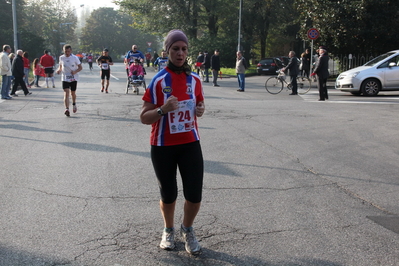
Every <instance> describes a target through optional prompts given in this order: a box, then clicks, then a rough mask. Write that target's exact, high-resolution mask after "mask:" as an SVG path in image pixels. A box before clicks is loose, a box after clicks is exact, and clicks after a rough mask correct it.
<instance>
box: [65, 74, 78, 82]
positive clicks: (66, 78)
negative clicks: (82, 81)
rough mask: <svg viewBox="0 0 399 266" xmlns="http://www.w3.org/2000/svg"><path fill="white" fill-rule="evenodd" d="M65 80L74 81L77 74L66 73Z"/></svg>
mask: <svg viewBox="0 0 399 266" xmlns="http://www.w3.org/2000/svg"><path fill="white" fill-rule="evenodd" d="M63 81H66V82H72V81H76V79H75V76H74V75H72V74H64V78H63Z"/></svg>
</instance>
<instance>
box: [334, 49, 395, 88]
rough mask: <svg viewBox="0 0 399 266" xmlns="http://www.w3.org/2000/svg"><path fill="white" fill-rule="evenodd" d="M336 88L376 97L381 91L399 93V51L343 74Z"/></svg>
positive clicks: (391, 52) (336, 83) (379, 57)
mask: <svg viewBox="0 0 399 266" xmlns="http://www.w3.org/2000/svg"><path fill="white" fill-rule="evenodd" d="M335 88H336V89H337V90H341V91H347V92H350V93H352V94H355V95H360V94H363V95H365V96H374V95H377V94H378V92H380V91H399V50H395V51H390V52H388V53H386V54H383V55H380V56H378V57H376V58H374V59H373V60H371V61H369V62H367V63H366V64H364V65H363V66H360V67H357V68H353V69H350V70H348V71H345V72H342V73H341V74H340V75H339V76H338V78H337V80H336V82H335Z"/></svg>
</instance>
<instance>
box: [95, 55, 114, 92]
mask: <svg viewBox="0 0 399 266" xmlns="http://www.w3.org/2000/svg"><path fill="white" fill-rule="evenodd" d="M96 62H97V65H98V66H99V67H100V76H101V92H104V89H105V93H108V87H109V79H110V77H111V68H110V66H112V65H113V64H114V63H113V62H112V58H111V57H110V56H109V55H108V49H107V48H105V49H104V50H103V54H102V55H101V56H100V57H99V58H97V60H96ZM105 80H107V82H105Z"/></svg>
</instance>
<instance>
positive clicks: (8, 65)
mask: <svg viewBox="0 0 399 266" xmlns="http://www.w3.org/2000/svg"><path fill="white" fill-rule="evenodd" d="M24 66H25V63H24V58H23V51H22V50H17V51H16V55H14V56H13V54H12V53H11V46H10V45H7V44H5V45H3V51H2V53H1V55H0V69H1V76H2V86H1V98H2V99H5V100H11V99H12V98H13V97H17V96H18V95H17V94H16V91H17V88H18V86H21V88H22V90H23V92H24V94H25V96H28V95H31V94H32V93H31V92H30V91H29V90H28V88H27V84H26V80H27V79H25V76H26V75H27V74H28V73H26V70H25V67H24ZM28 70H29V68H28ZM12 77H13V78H14V82H13V84H12V83H11V78H12ZM28 84H29V83H28ZM11 85H12V86H11Z"/></svg>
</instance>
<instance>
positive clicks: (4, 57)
mask: <svg viewBox="0 0 399 266" xmlns="http://www.w3.org/2000/svg"><path fill="white" fill-rule="evenodd" d="M10 53H11V46H9V45H8V44H5V45H3V52H2V53H1V55H0V64H1V65H0V72H1V79H2V84H1V98H2V99H5V100H11V99H12V97H11V96H10V95H9V93H10V88H11V75H12V71H11V61H10V58H9V57H8V56H9V54H10Z"/></svg>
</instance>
